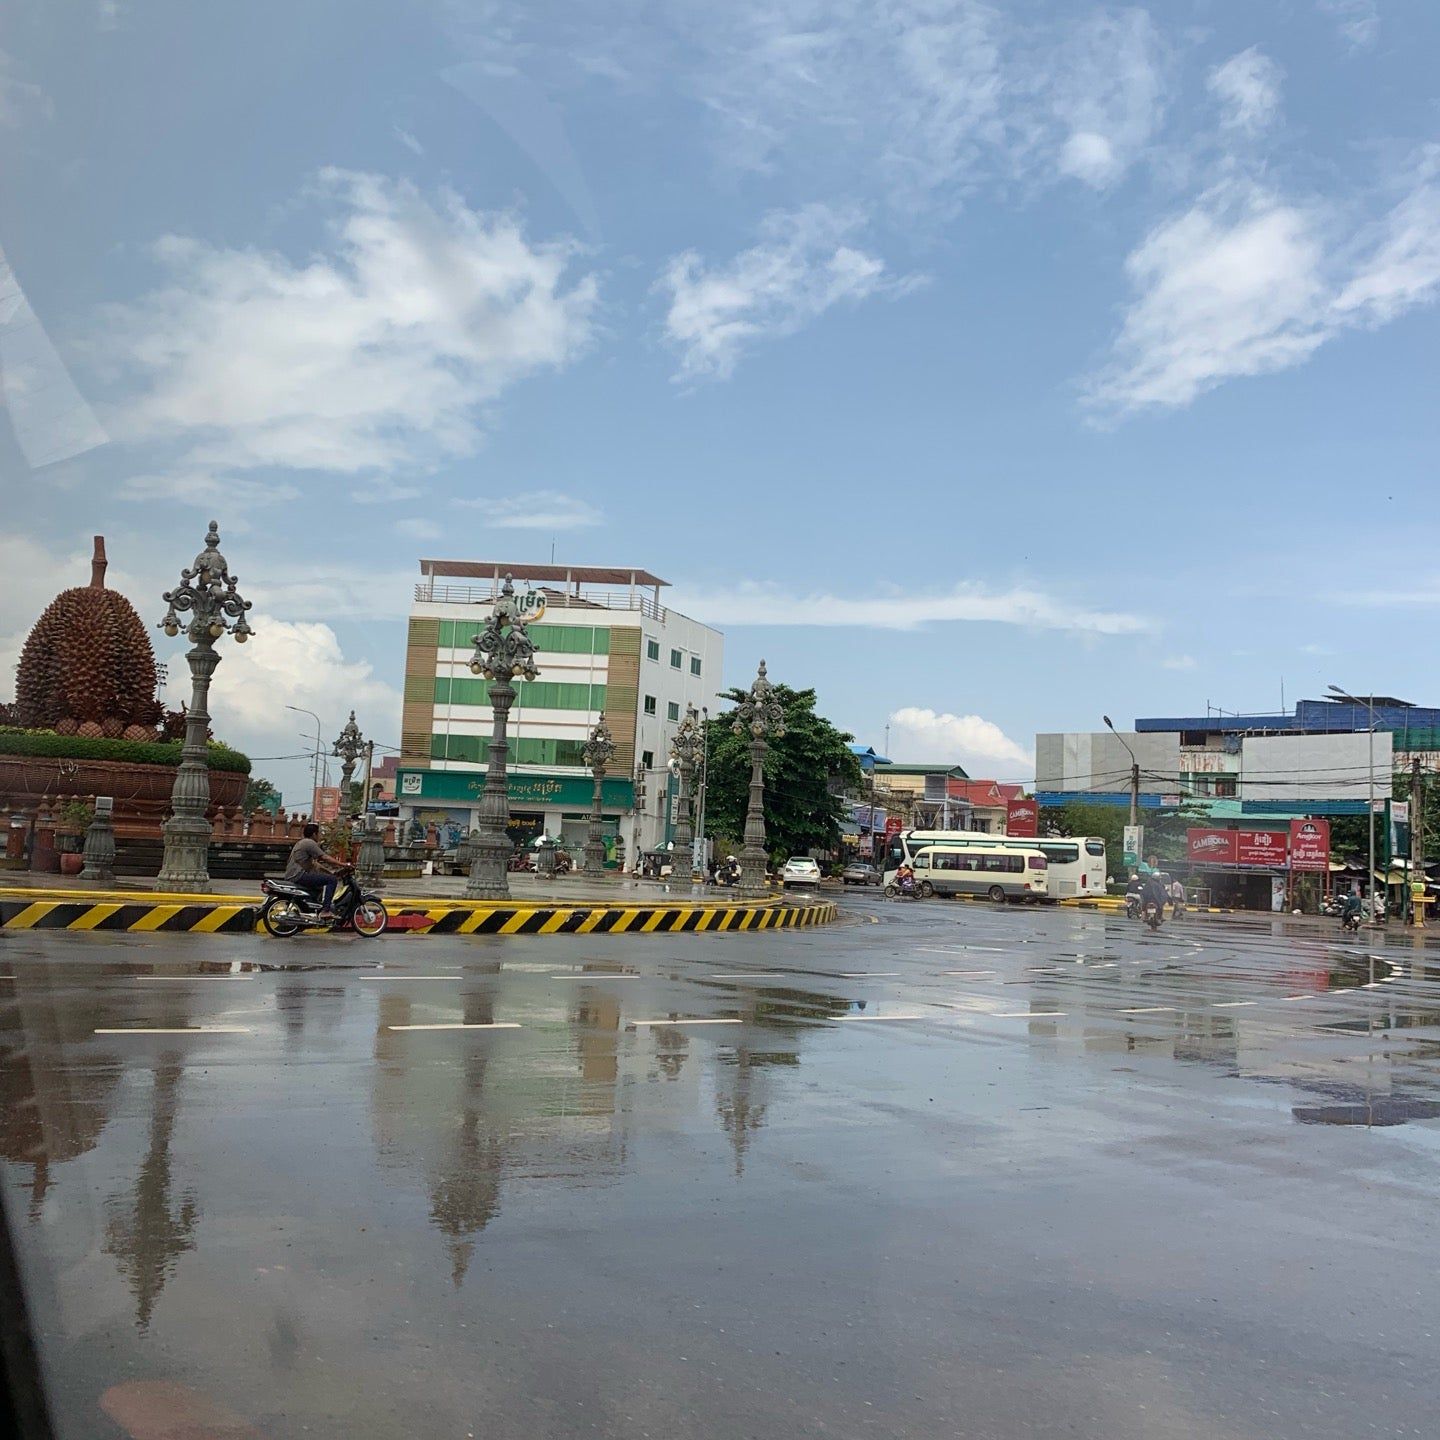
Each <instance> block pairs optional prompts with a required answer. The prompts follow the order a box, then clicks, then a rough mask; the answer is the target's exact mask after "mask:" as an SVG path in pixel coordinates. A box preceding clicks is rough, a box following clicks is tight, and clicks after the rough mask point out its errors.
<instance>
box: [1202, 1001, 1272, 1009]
mask: <svg viewBox="0 0 1440 1440" xmlns="http://www.w3.org/2000/svg"><path fill="white" fill-rule="evenodd" d="M1259 1003H1260V1002H1259V1001H1258V1000H1214V1001H1211V1004H1210V1008H1211V1009H1212V1010H1238V1009H1239V1008H1240V1007H1241V1006H1242V1005H1258V1004H1259Z"/></svg>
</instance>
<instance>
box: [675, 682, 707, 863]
mask: <svg viewBox="0 0 1440 1440" xmlns="http://www.w3.org/2000/svg"><path fill="white" fill-rule="evenodd" d="M704 748H705V732H704V731H703V730H702V729H701V728H700V716H699V713H698V712H697V711H696V709H695V707H694V706H693V705H688V706H686V708H685V718H684V719H683V720H682V721H681V722H680V728H679V729H678V730H677V731H676V732H675V738H674V739H673V740H671V742H670V758H671V759H672V760H674V762H675V764H676V767H677V768H678V770H679V774H680V794H679V796H678V798H677V801H676V804H677V806H678V809H679V818H678V819H677V820H676V821H675V835H674V838H673V841H672V844H673V845H674V847H675V848H674V849H673V850H672V851H671V852H670V853H671V855H672V857H678V856H681V855H684V856H685V857H686V863H687V864H688V865H689V866H690V874H691V876H692V877H693V876H694V874H695V824H694V818H693V813H692V809H691V806H692V797H691V793H690V781H691V778H692V777H693V775H694V774H695V766H696V764H697V762H698V761H699V760H700V757H701V754H702V752H703V751H704ZM670 863H671V866H672V869H673V866H674V864H675V861H674V859H673V858H672V860H671V862H670Z"/></svg>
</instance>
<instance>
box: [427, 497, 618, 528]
mask: <svg viewBox="0 0 1440 1440" xmlns="http://www.w3.org/2000/svg"><path fill="white" fill-rule="evenodd" d="M455 503H456V504H457V505H462V506H464V507H465V508H466V509H469V510H479V511H481V512H482V515H481V522H480V523H481V524H482V526H486V527H489V528H490V529H494V530H584V529H588V528H589V527H590V526H592V525H603V524H604V523H605V516H604V515H603V514H602V513H601V512H600V511H599V510H597V509H596V508H595V506H593V505H592V504H591V503H590V502H589V501H588V500H582V499H580V497H579V496H578V495H566V494H563V493H562V492H561V491H559V490H525V491H523V492H521V493H520V494H517V495H497V496H478V495H477V496H474V497H473V498H471V499H469V500H457V501H456V502H455Z"/></svg>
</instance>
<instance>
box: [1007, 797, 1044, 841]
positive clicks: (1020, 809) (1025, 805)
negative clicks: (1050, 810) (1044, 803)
mask: <svg viewBox="0 0 1440 1440" xmlns="http://www.w3.org/2000/svg"><path fill="white" fill-rule="evenodd" d="M1037 820H1038V812H1037V810H1036V808H1035V801H1033V800H1012V801H1011V802H1010V803H1009V804H1008V805H1007V806H1006V807H1005V833H1006V834H1007V835H1021V836H1024V835H1034V834H1036V833H1037V830H1036V824H1037Z"/></svg>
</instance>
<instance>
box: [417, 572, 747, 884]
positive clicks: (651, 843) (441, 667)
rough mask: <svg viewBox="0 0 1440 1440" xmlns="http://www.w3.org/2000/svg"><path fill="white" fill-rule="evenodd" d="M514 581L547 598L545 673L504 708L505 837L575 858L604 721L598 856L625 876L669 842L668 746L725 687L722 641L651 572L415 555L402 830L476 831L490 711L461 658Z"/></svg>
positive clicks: (537, 635)
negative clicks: (553, 844)
mask: <svg viewBox="0 0 1440 1440" xmlns="http://www.w3.org/2000/svg"><path fill="white" fill-rule="evenodd" d="M507 575H509V576H510V577H511V578H512V579H513V581H514V583H515V588H516V590H517V591H518V592H520V593H521V594H525V593H527V592H529V593H538V595H539V596H540V597H543V600H544V613H543V615H542V616H541V617H540V618H538V619H537V620H535V621H533V622H532V623H531V624H530V626H529V634H530V638H531V639H532V640H533V641H534V643H535V651H536V655H535V660H536V664H537V665H538V666H539V669H540V674H539V677H538V678H537V679H536V680H534V681H530V682H527V681H523V680H521V681H518V682H516V686H515V688H516V700H515V704H514V706H513V707H512V709H511V711H510V764H509V773H510V785H509V789H510V811H511V833H512V835H513V836H514V838H515V840H516V843H517V844H524V843H526V842H528V841H529V840H532V839H533V838H535V837H536V836H538V835H539V834H541V833H542V832H543V833H545V834H548V835H550V836H552V837H556V838H559V839H561V840H563V841H564V843H565V844H566V846H567V848H569V849H570V850H571V851H572V853H575V854H577V855H578V853H579V850H580V848H581V847H582V846H583V844H584V840H585V831H586V826H587V824H588V820H589V813H590V804H591V796H592V793H593V789H594V784H593V780H592V778H591V774H590V772H589V771H588V770H587V769H586V768H585V765H584V762H583V760H582V758H581V749H582V747H583V746H584V744H585V737H586V735H587V734H588V732H589V730H590V728H591V727H592V726H593V725H594V723H595V721H596V720H597V719H598V718H599V716H600V714H601V713H602V712H603V713H604V715H605V719H606V723H607V724H608V725H609V727H610V730H611V733H612V734H613V736H614V738H615V755H614V758H613V759H612V760H611V762H610V765H609V772H608V775H607V778H606V780H605V784H604V788H603V791H602V802H603V809H604V815H605V835H606V853H607V857H609V859H610V861H611V862H612V863H615V864H623V865H625V866H627V867H628V866H629V865H630V864H631V863H632V862H633V859H634V856H635V855H636V853H637V851H639V850H648V849H654V848H658V847H659V846H661V845H663V844H665V842H666V841H667V840H668V838H669V834H670V829H671V823H672V822H671V813H670V812H671V806H672V801H673V791H674V787H673V784H671V783H670V771H669V747H670V738H671V736H673V735H674V733H675V730H676V727H677V726H678V725H679V723H680V719H681V717H682V716H683V715H684V713H685V707H686V706H687V705H689V704H693V705H695V706H696V707H697V708H698V707H701V706H705V705H709V704H711V702H712V701H713V699H714V697H715V695H716V692H717V691H719V690H720V689H721V688H722V681H723V673H722V672H723V660H724V640H723V637H722V636H721V635H720V633H719V632H718V631H716V630H712V629H711V628H710V627H709V626H707V625H702V624H701V623H700V622H699V621H697V620H692V619H690V618H689V617H688V616H685V615H681V614H679V613H678V612H677V611H674V610H671V609H668V608H667V607H666V606H665V605H664V604H662V602H661V591H662V590H663V589H664V587H665V584H666V582H665V581H663V580H661V579H659V578H658V577H657V576H654V575H652V574H650V573H649V572H648V571H645V570H632V569H629V568H624V567H615V566H571V565H520V564H502V563H492V562H480V561H468V560H461V561H456V560H422V561H421V562H420V576H421V578H420V582H419V583H418V584H417V585H416V587H415V601H414V605H413V607H412V609H411V611H410V629H409V636H408V640H407V644H406V654H405V689H404V699H405V704H404V714H403V719H402V722H401V758H400V765H399V769H398V771H397V774H396V784H395V795H396V800H397V802H398V804H399V808H400V819H401V823H402V825H405V826H406V827H407V828H408V827H410V826H411V825H412V824H419V825H421V826H429V825H430V824H434V825H436V826H437V827H438V828H439V829H440V830H441V831H442V832H444V833H445V834H446V835H447V836H448V837H450V838H453V837H454V836H455V835H457V834H458V833H459V832H460V831H463V830H468V829H470V828H472V827H473V826H474V825H475V824H476V823H477V817H478V811H479V805H480V792H481V790H482V789H483V788H484V784H485V768H486V752H487V749H488V742H489V738H490V733H491V728H492V720H493V717H492V713H491V709H490V705H489V686H488V682H487V681H485V680H484V679H483V678H482V677H480V676H476V675H473V674H472V673H471V671H470V657H471V655H472V654H473V653H474V648H475V647H474V637H475V636H476V635H477V634H478V633H479V632H480V630H481V629H482V628H483V627H484V624H485V621H486V619H487V618H488V617H489V615H490V612H491V608H492V607H493V605H494V601H495V597H496V595H497V594H498V593H499V590H500V586H501V585H502V584H503V583H504V580H505V577H506V576H507ZM642 774H643V777H644V798H643V800H641V801H640V803H639V804H638V805H637V803H636V784H635V782H636V779H637V778H638V777H639V776H640V775H642Z"/></svg>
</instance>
